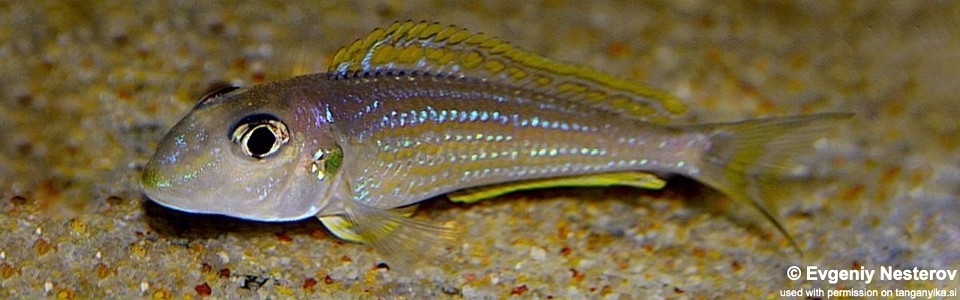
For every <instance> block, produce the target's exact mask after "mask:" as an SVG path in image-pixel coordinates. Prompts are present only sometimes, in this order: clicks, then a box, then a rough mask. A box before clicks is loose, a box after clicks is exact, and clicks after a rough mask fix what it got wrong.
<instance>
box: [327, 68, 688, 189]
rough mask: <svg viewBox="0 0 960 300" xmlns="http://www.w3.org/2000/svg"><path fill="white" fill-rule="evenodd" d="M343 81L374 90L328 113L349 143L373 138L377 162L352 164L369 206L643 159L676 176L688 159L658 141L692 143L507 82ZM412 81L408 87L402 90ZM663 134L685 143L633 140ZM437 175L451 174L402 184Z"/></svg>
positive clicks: (627, 165) (625, 166)
mask: <svg viewBox="0 0 960 300" xmlns="http://www.w3.org/2000/svg"><path fill="white" fill-rule="evenodd" d="M345 86H349V87H350V90H353V91H356V90H369V91H375V92H371V93H368V94H360V93H358V94H354V96H356V97H359V98H364V99H376V100H373V101H376V102H377V103H378V104H377V105H376V107H377V108H376V109H368V107H370V106H369V105H364V103H363V102H355V101H344V102H343V103H342V105H337V106H336V107H337V108H336V109H335V110H334V119H335V120H336V121H335V123H342V124H344V126H346V127H349V128H356V129H355V130H356V131H354V132H353V136H356V137H357V138H356V139H355V140H354V141H353V143H354V144H357V145H358V146H356V147H372V145H379V147H377V149H375V150H368V151H364V152H366V153H370V152H374V153H377V155H378V156H377V158H378V159H376V160H371V163H372V164H373V165H371V166H367V167H360V168H361V169H364V170H367V171H366V172H363V173H362V174H359V176H361V177H362V178H377V181H378V183H377V184H376V185H373V184H371V185H365V187H366V188H367V189H368V190H366V191H363V192H362V194H364V195H366V196H365V197H364V199H363V201H365V202H367V203H368V204H369V205H373V206H377V207H396V206H404V205H409V204H412V203H415V202H418V201H421V200H422V199H425V198H430V197H433V196H436V195H439V194H443V193H446V192H449V191H451V190H457V189H462V188H463V187H471V186H480V185H489V184H496V183H503V182H510V181H517V180H530V179H539V178H545V177H555V176H557V175H558V174H563V175H566V176H575V175H580V174H588V173H602V172H614V171H625V170H633V169H637V168H638V167H642V166H644V165H645V164H650V165H652V166H654V167H656V168H657V169H655V170H654V171H663V172H671V173H676V172H678V170H677V167H676V166H677V162H678V161H682V160H689V159H696V157H688V158H684V157H680V156H677V155H675V152H676V150H674V149H670V147H666V146H667V145H677V144H683V145H684V146H683V147H694V146H696V145H694V143H692V142H694V141H695V140H696V138H697V137H695V136H689V137H688V136H683V135H681V134H680V133H679V132H676V133H672V132H671V131H670V130H665V129H664V128H662V127H653V126H649V125H647V126H645V125H644V123H640V122H636V121H632V120H624V119H623V118H618V117H616V115H613V114H611V113H606V112H604V111H599V110H589V109H581V110H579V111H578V112H577V113H572V111H573V109H572V108H570V107H563V106H557V105H552V106H543V105H540V104H539V103H538V102H536V101H532V100H531V99H533V98H536V97H542V95H536V94H535V93H531V92H525V91H524V92H520V93H516V92H512V93H511V92H509V91H510V90H511V89H514V88H513V87H510V86H500V84H491V83H485V82H473V81H471V80H465V79H460V80H457V79H444V78H439V79H438V78H420V77H412V76H407V77H400V76H394V77H378V78H375V79H368V80H363V81H362V82H353V83H348V84H346V85H345ZM374 86H375V87H374ZM410 86H415V87H416V88H415V89H412V90H413V91H412V92H411V93H409V94H405V93H403V91H404V90H406V89H408V88H409V87H410ZM379 91H390V92H379ZM378 92H379V93H378ZM367 102H369V101H367ZM360 112H362V113H360ZM483 115H487V116H488V117H486V118H484V117H482V116H483ZM341 117H342V118H343V119H342V120H341V119H340V118H341ZM670 134H675V135H676V136H675V137H674V138H676V139H681V140H683V139H693V140H691V143H686V142H685V141H680V142H670V143H665V144H664V146H663V147H659V146H658V147H640V148H638V147H636V145H635V144H636V141H637V140H640V141H641V143H642V141H643V140H646V139H656V140H664V139H666V138H667V137H668V135H670ZM623 136H630V137H633V140H632V141H633V142H634V145H631V144H630V143H626V142H625V141H624V142H620V141H619V140H620V139H619V137H623ZM478 137H479V138H478ZM485 137H493V138H492V139H493V140H491V141H488V140H487V139H486V138H485ZM497 137H500V138H499V140H498V138H497ZM688 144H689V145H688ZM698 152H699V151H694V152H692V153H691V154H696V153H698ZM489 153H501V154H504V155H497V156H496V157H493V155H488V154H489ZM481 156H483V157H484V159H480V157H481ZM432 161H437V162H440V163H432V164H431V163H429V162H432ZM511 166H513V167H511ZM441 172H446V173H447V174H450V176H444V177H443V178H437V180H430V181H426V182H425V184H408V183H409V182H416V178H430V177H431V175H432V174H438V173H441ZM412 178H413V179H412ZM374 187H375V188H374Z"/></svg>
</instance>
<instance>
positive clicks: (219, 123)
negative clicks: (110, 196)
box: [141, 86, 342, 221]
mask: <svg viewBox="0 0 960 300" xmlns="http://www.w3.org/2000/svg"><path fill="white" fill-rule="evenodd" d="M296 97H301V98H302V97H305V96H304V95H302V92H298V91H297V90H296V89H289V88H287V89H282V88H276V87H271V86H254V87H251V88H249V89H238V88H234V89H228V90H221V91H218V92H214V93H213V94H211V95H208V96H206V97H204V98H203V100H201V101H200V103H198V104H197V105H196V106H195V107H194V108H193V109H192V110H191V111H190V112H189V113H188V114H187V115H186V116H185V117H184V118H183V119H182V120H180V121H179V122H178V123H177V124H176V125H175V126H174V127H173V128H172V129H171V130H170V131H169V132H168V133H167V134H166V136H165V137H163V139H162V140H161V141H160V142H159V144H158V146H157V150H156V153H155V154H154V156H153V158H152V159H150V161H149V162H148V163H147V164H146V166H145V168H144V173H143V178H142V179H141V186H142V188H143V191H144V193H145V194H146V195H147V197H149V198H150V199H152V200H153V201H154V202H156V203H159V204H161V205H163V206H166V207H169V208H173V209H177V210H181V211H187V212H192V213H203V214H219V215H226V216H231V217H236V218H241V219H249V220H257V221H290V220H299V219H304V218H307V217H310V216H313V215H315V214H316V213H317V212H319V211H320V210H321V209H323V208H324V207H325V206H326V203H327V202H328V201H327V198H328V197H327V196H326V195H327V194H328V191H329V190H331V188H329V187H330V185H331V182H332V181H333V180H332V178H331V177H333V176H332V174H333V173H335V172H336V171H337V169H339V162H340V161H341V158H342V151H341V150H340V148H339V147H338V146H337V143H336V141H334V140H333V137H332V135H331V131H329V130H327V131H324V130H322V128H324V126H326V125H329V124H318V123H323V120H324V118H323V117H322V116H316V115H317V114H320V112H319V111H317V109H304V108H299V107H303V106H302V105H297V104H296V102H297V101H292V100H291V98H296ZM321 115H322V114H321ZM318 128H320V129H318Z"/></svg>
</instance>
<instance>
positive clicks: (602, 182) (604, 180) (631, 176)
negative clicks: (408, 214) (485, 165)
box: [447, 172, 667, 203]
mask: <svg viewBox="0 0 960 300" xmlns="http://www.w3.org/2000/svg"><path fill="white" fill-rule="evenodd" d="M666 184H667V183H666V182H665V181H663V179H660V178H657V176H654V175H653V174H650V173H644V172H618V173H603V174H595V175H584V176H571V177H558V178H547V179H537V180H527V181H517V182H508V183H504V184H498V185H492V186H485V187H478V188H471V189H465V190H460V191H456V192H453V193H450V194H447V198H449V199H450V201H452V202H457V203H475V202H478V201H481V200H486V199H490V198H493V197H497V196H500V195H505V194H508V193H512V192H517V191H527V190H535V189H545V188H554V187H607V186H631V187H635V188H642V189H651V190H659V189H662V188H663V186H664V185H666Z"/></svg>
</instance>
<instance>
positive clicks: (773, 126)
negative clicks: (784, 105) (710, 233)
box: [698, 113, 853, 254]
mask: <svg viewBox="0 0 960 300" xmlns="http://www.w3.org/2000/svg"><path fill="white" fill-rule="evenodd" d="M852 116H853V114H850V113H824V114H815V115H807V116H796V117H785V118H768V119H756V120H747V121H741V122H733V123H721V124H710V125H704V126H703V128H702V129H701V130H703V132H704V133H706V134H707V135H708V136H709V139H710V148H709V150H707V152H706V153H705V154H704V156H703V158H702V160H703V162H702V164H701V168H702V172H701V174H700V176H698V179H699V180H701V181H703V182H704V183H706V184H708V185H710V186H712V187H714V188H716V189H718V190H720V191H721V192H723V193H724V194H727V195H728V196H730V197H732V198H734V199H735V200H737V201H742V202H745V203H748V204H749V205H750V206H753V207H754V208H756V209H757V210H758V211H760V213H761V214H763V216H764V218H766V219H767V220H769V221H770V222H771V223H773V225H774V226H775V227H776V228H777V230H778V231H780V233H781V234H783V235H784V237H786V239H787V240H788V241H789V242H790V244H791V245H792V246H793V247H794V248H795V249H796V250H797V251H798V252H800V253H801V254H802V253H803V252H802V251H801V250H800V246H799V245H798V244H797V242H796V241H795V240H794V239H793V237H791V236H790V234H789V233H787V231H786V229H784V228H783V225H781V224H780V222H779V221H778V220H777V218H776V217H775V214H774V211H772V210H770V209H769V208H768V207H767V206H766V205H764V203H767V202H765V201H764V200H768V199H764V197H765V196H767V195H768V194H769V192H770V190H771V188H772V186H773V185H774V184H775V183H776V179H777V178H778V177H780V176H782V175H783V172H784V170H785V168H786V167H787V164H786V163H787V162H788V161H789V159H790V158H792V157H795V156H797V155H798V154H800V153H802V152H803V151H805V150H807V149H809V147H810V144H811V143H812V142H813V141H814V140H816V139H818V138H821V137H823V134H824V131H826V130H830V129H833V128H836V127H837V125H838V124H839V123H840V122H843V121H845V120H848V119H850V117H852Z"/></svg>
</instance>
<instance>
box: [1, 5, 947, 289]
mask: <svg viewBox="0 0 960 300" xmlns="http://www.w3.org/2000/svg"><path fill="white" fill-rule="evenodd" d="M577 3H579V2H578V1H546V2H543V3H533V2H529V3H528V1H459V2H454V3H444V4H439V3H433V2H428V3H419V2H405V1H383V2H370V3H365V4H352V3H322V4H303V5H298V4H284V3H251V4H235V3H233V4H219V5H218V4H194V3H193V2H192V1H186V2H183V3H179V2H178V3H172V4H171V3H163V4H152V3H145V4H136V5H111V4H96V3H86V2H52V1H51V2H48V1H38V2H34V1H22V2H21V3H2V4H0V153H2V154H3V155H2V156H0V298H37V297H58V298H61V297H62V298H104V297H106V298H130V297H141V296H146V297H152V298H159V299H166V298H196V297H204V296H208V297H218V298H236V297H254V296H261V297H269V298H289V297H307V296H318V295H319V296H326V297H333V298H349V297H357V298H373V297H383V298H424V297H427V298H435V297H454V298H456V297H463V298H471V299H473V298H484V297H488V298H505V297H514V296H516V297H520V298H547V299H550V298H553V299H568V298H604V299H646V298H686V297H690V298H714V297H717V296H721V295H728V294H736V295H752V296H779V295H780V293H781V290H786V289H792V290H797V289H815V288H823V289H853V290H862V291H876V292H878V293H879V292H882V291H884V290H893V289H934V288H939V289H946V290H954V291H955V289H957V288H958V287H960V279H954V280H952V281H951V280H905V281H892V280H887V281H884V280H880V279H879V273H880V270H881V268H883V267H893V268H897V269H911V270H912V269H913V268H915V267H916V268H918V269H953V270H955V269H960V247H958V245H960V222H958V220H960V202H958V201H960V200H958V194H960V154H958V153H960V152H958V149H960V147H958V145H960V134H958V133H960V132H958V131H960V125H958V124H960V122H958V121H957V116H958V115H960V99H958V98H957V97H958V95H960V81H958V79H957V78H960V5H956V4H955V3H953V4H951V3H949V2H944V3H945V4H938V3H937V2H924V3H922V4H921V3H914V2H906V1H905V2H875V1H865V2H849V1H843V2H841V4H831V3H832V2H828V1H809V2H803V1H797V2H787V3H778V2H752V1H745V2H731V1H719V2H715V1H704V2H703V3H701V2H698V1H665V2H662V3H648V4H633V3H632V2H631V1H623V2H611V3H606V2H604V3H588V1H584V4H577ZM407 19H414V20H421V19H426V20H432V21H438V22H441V23H445V24H457V25H460V26H464V27H467V28H470V29H472V30H475V31H482V32H486V33H489V34H491V35H494V36H498V37H500V38H502V39H503V40H506V41H510V42H511V43H513V44H514V45H517V46H519V47H521V48H524V49H527V50H530V51H532V52H536V53H540V54H543V55H545V56H548V57H551V58H554V59H559V60H564V61H570V62H577V63H580V64H583V65H587V66H592V67H595V68H597V69H600V70H604V71H607V72H610V73H613V74H617V75H620V76H622V77H623V78H627V79H630V80H634V81H637V82H644V83H647V84H649V85H651V86H654V87H657V88H660V89H663V90H666V91H669V92H671V93H673V94H676V95H678V96H679V97H681V98H682V99H683V100H684V101H686V102H687V103H689V104H690V106H691V107H692V108H693V110H694V111H695V113H696V117H695V120H699V121H724V120H738V119H745V118H753V117H760V116H781V115H794V114H804V113H814V112H825V111H847V112H854V113H856V117H855V118H854V119H853V120H851V121H850V122H849V123H848V124H847V126H845V127H843V128H839V129H838V130H837V132H836V134H834V135H833V136H831V138H830V139H825V140H821V141H818V142H817V144H816V145H815V146H816V147H815V148H811V150H810V151H809V152H808V153H807V154H806V155H803V156H801V157H798V158H797V159H798V161H799V162H801V163H803V167H802V168H799V169H798V170H799V171H798V174H800V175H798V176H794V177H796V178H793V179H792V180H790V181H788V182H787V183H785V184H784V188H783V190H784V193H783V194H784V195H785V197H784V198H783V200H782V201H780V204H779V205H778V206H779V207H780V214H779V215H780V218H781V220H782V221H783V224H784V226H785V227H786V229H787V230H788V231H789V232H791V233H792V234H793V236H794V237H795V238H796V239H797V241H798V242H799V243H800V245H801V247H802V248H803V251H804V253H805V254H804V255H803V256H800V255H798V254H796V253H795V252H793V251H792V250H791V248H790V247H789V244H788V243H787V242H786V241H785V240H784V239H783V238H782V237H781V236H780V235H778V234H777V233H776V232H775V231H773V230H772V229H771V228H769V226H767V225H764V224H760V225H759V226H751V225H750V224H752V222H748V220H749V218H740V217H738V216H740V215H741V213H739V212H741V211H745V210H746V209H747V208H745V207H741V206H739V205H737V204H734V203H729V201H727V200H724V199H722V197H720V196H718V195H716V193H715V192H711V191H709V190H707V189H705V188H704V187H702V186H701V185H699V184H697V183H695V182H690V181H685V180H673V181H671V182H670V184H669V185H668V187H667V188H666V189H665V190H664V191H658V192H649V191H640V190H632V189H626V188H613V189H561V190H550V191H541V192H530V193H521V194H514V195H509V196H505V197H501V198H498V199H496V200H494V201H488V202H484V203H481V204H477V205H470V206H464V205H454V204H450V203H448V202H447V201H446V200H444V199H433V200H431V201H430V202H428V203H427V204H426V205H425V206H424V207H423V209H422V210H421V212H420V213H419V214H418V217H419V218H423V219H426V220H431V221H432V222H437V223H441V224H450V225H456V226H457V227H458V228H460V229H461V231H462V234H461V237H460V239H458V241H457V242H456V243H455V244H454V246H452V247H449V248H447V249H445V251H444V253H443V254H442V255H440V256H437V257H428V258H426V260H427V262H426V263H425V264H424V265H423V266H420V267H419V268H415V269H414V268H407V269H401V268H399V267H397V266H391V265H389V263H388V264H378V263H379V260H378V256H377V255H376V254H375V253H374V252H373V250H372V249H371V248H369V247H367V246H364V245H357V244H350V243H343V242H340V241H338V240H337V239H335V238H333V237H332V236H330V235H329V234H328V233H326V231H325V230H324V229H323V227H322V225H321V224H320V223H319V222H318V221H316V220H306V221H303V222H297V223H285V224H269V223H253V222H246V221H240V220H234V219H228V218H223V217H215V216H198V215H188V214H183V213H179V212H176V211H172V210H169V209H165V208H162V207H160V206H158V205H156V204H153V203H152V202H149V201H148V200H147V199H146V198H145V197H144V196H143V195H142V194H141V193H140V191H139V185H138V180H139V177H140V174H141V170H142V167H143V165H144V163H145V162H146V160H147V159H148V157H149V155H151V154H152V152H153V149H155V147H156V143H157V141H158V140H159V139H160V137H161V136H162V135H163V134H164V133H165V132H166V130H167V129H169V128H170V127H171V126H172V125H173V123H174V122H176V120H178V119H179V118H180V117H181V116H182V115H183V114H185V113H186V112H187V111H189V109H190V108H191V107H192V105H193V104H194V103H195V101H196V100H197V99H198V98H199V97H200V96H201V95H203V93H204V92H205V91H206V90H207V89H208V88H210V87H211V86H214V85H217V84H219V83H225V82H227V83H240V84H245V85H251V84H256V83H258V82H263V81H269V80H277V79H282V78H285V77H289V76H290V75H291V74H294V73H302V72H304V71H313V72H318V71H322V70H324V69H325V67H326V65H327V63H328V62H329V61H330V59H331V58H332V54H333V53H334V51H336V49H337V48H339V47H341V46H345V45H347V44H349V43H350V42H352V41H353V40H354V39H357V38H359V37H362V36H363V35H365V34H366V33H367V32H369V31H370V30H372V29H373V28H375V27H381V26H386V25H389V24H390V23H392V22H393V21H395V20H407ZM791 266H800V267H803V268H804V269H805V268H806V267H807V266H816V267H818V268H820V269H836V270H845V269H854V270H859V269H860V268H861V267H862V268H863V269H865V270H874V271H876V272H877V275H875V276H877V277H875V278H874V280H873V281H872V282H871V283H869V284H867V283H865V282H864V281H863V280H847V281H840V282H838V283H830V282H828V281H826V280H819V281H818V280H804V279H801V280H790V279H789V278H788V276H787V273H788V270H789V268H790V267H791ZM804 275H807V274H804ZM752 296H751V297H749V298H754V297H752ZM745 297H747V296H745Z"/></svg>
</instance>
